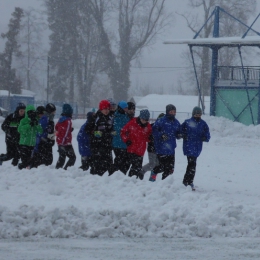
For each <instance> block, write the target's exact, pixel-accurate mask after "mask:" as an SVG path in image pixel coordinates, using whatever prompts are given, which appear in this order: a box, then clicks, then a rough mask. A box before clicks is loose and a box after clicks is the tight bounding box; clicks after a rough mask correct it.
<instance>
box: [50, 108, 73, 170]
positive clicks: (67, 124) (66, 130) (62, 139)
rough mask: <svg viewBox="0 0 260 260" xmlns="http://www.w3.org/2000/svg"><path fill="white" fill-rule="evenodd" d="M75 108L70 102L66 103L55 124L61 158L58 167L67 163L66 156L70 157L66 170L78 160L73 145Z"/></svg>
mask: <svg viewBox="0 0 260 260" xmlns="http://www.w3.org/2000/svg"><path fill="white" fill-rule="evenodd" d="M72 114H73V108H72V107H71V106H70V105H69V104H64V105H63V107H62V114H61V117H60V119H59V121H58V123H57V124H56V126H55V130H56V142H57V145H58V152H59V159H58V162H57V164H56V169H59V168H62V167H63V165H64V164H65V160H66V157H68V158H69V160H68V162H67V163H66V165H65V167H64V170H67V168H68V167H69V166H73V165H74V164H75V161H76V155H75V152H74V149H73V146H72V142H71V141H72V134H71V132H72V131H73V127H72V122H71V118H72Z"/></svg>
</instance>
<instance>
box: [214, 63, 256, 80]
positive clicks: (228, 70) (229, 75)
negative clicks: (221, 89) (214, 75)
mask: <svg viewBox="0 0 260 260" xmlns="http://www.w3.org/2000/svg"><path fill="white" fill-rule="evenodd" d="M244 70H245V75H246V78H247V80H260V67H258V66H247V67H244ZM218 80H229V81H231V80H241V81H244V80H245V79H244V73H243V69H242V67H239V66H219V67H218Z"/></svg>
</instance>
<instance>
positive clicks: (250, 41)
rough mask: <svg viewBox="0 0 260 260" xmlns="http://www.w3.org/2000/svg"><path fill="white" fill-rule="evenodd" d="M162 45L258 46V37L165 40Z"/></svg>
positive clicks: (259, 41)
mask: <svg viewBox="0 0 260 260" xmlns="http://www.w3.org/2000/svg"><path fill="white" fill-rule="evenodd" d="M164 44H190V45H228V46H231V45H238V44H240V45H260V36H247V37H245V38H241V37H218V38H196V39H178V40H166V41H164Z"/></svg>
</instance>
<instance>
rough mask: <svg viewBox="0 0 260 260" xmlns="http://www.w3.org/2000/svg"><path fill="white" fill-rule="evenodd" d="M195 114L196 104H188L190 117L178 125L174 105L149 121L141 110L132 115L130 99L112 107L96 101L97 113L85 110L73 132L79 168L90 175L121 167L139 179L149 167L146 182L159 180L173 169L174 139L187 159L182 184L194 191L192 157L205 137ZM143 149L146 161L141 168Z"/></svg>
mask: <svg viewBox="0 0 260 260" xmlns="http://www.w3.org/2000/svg"><path fill="white" fill-rule="evenodd" d="M201 115H202V110H201V108H200V107H194V109H193V111H192V117H191V118H190V119H187V120H185V121H184V123H183V124H182V125H181V124H180V123H179V121H178V120H177V119H176V117H175V116H176V107H175V106H174V105H172V104H169V105H167V106H166V111H165V113H162V114H160V115H159V116H158V118H157V119H156V120H155V122H154V123H152V124H150V123H149V121H150V112H149V111H148V110H147V109H143V110H141V111H140V114H139V115H138V116H137V117H135V105H134V104H133V103H131V102H128V103H127V102H126V101H120V102H119V103H118V104H117V106H115V104H111V102H109V101H108V100H102V101H101V102H100V103H99V110H98V111H97V113H93V112H89V113H88V114H87V121H86V123H85V124H84V125H83V126H82V127H81V129H80V131H79V133H78V136H77V140H78V143H79V152H80V154H81V156H82V157H81V158H82V166H81V167H82V169H83V170H88V169H89V168H90V173H91V174H97V175H100V176H102V175H103V174H104V173H105V172H108V175H109V176H111V175H112V174H114V172H116V171H121V172H122V173H124V174H125V175H126V174H127V173H128V176H129V177H132V176H136V177H137V178H139V179H141V180H143V178H144V174H145V173H146V172H147V171H149V170H151V175H150V178H149V180H150V181H152V182H154V181H156V177H157V175H158V174H159V173H162V179H165V178H167V177H168V176H169V175H171V174H172V173H173V171H174V164H175V148H176V139H180V138H183V152H184V155H185V156H187V159H188V165H187V169H186V173H185V175H184V179H183V184H184V185H185V186H188V185H190V186H191V188H192V190H195V187H194V184H193V180H194V177H195V171H196V161H197V158H198V156H199V155H200V153H201V151H202V144H203V142H208V141H209V140H210V132H209V127H208V125H207V123H206V122H205V121H204V120H203V119H201ZM147 143H148V145H147ZM146 149H147V151H148V159H149V163H148V164H146V165H144V166H142V164H143V157H144V154H145V151H146ZM112 151H113V153H114V158H113V156H112Z"/></svg>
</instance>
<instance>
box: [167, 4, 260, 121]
mask: <svg viewBox="0 0 260 260" xmlns="http://www.w3.org/2000/svg"><path fill="white" fill-rule="evenodd" d="M220 12H223V13H225V14H226V15H228V16H230V17H231V18H232V19H235V20H236V21H237V22H239V23H241V24H242V25H244V26H245V28H246V31H245V33H244V35H242V37H219V20H220ZM259 16H260V14H259V15H258V16H257V17H256V18H255V20H254V21H253V23H252V24H251V25H250V26H248V25H246V24H245V23H243V22H242V21H240V20H239V19H238V18H236V17H234V16H233V15H231V14H229V13H228V12H226V11H225V10H224V9H222V8H221V7H219V6H216V7H215V9H214V11H213V12H212V13H211V15H210V16H209V18H208V19H207V21H206V22H205V24H204V25H203V26H202V27H201V29H200V30H199V31H198V32H197V33H196V35H195V36H194V38H193V39H188V40H169V41H165V42H164V44H188V46H189V49H190V53H191V57H192V62H193V67H194V73H195V78H196V83H197V87H198V93H199V100H200V104H201V107H202V110H203V113H204V104H203V100H202V97H201V87H200V83H199V80H198V74H197V70H196V65H195V60H194V54H193V47H195V46H197V47H208V48H210V49H211V50H212V65H211V91H210V115H212V116H223V117H225V118H228V119H230V120H233V121H236V122H241V123H243V124H245V125H251V124H253V125H256V124H260V66H244V63H243V58H242V47H249V46H251V47H258V48H260V33H259V32H257V31H255V30H254V29H252V27H253V25H254V24H255V22H256V21H257V19H258V18H259ZM212 17H214V28H213V37H212V38H197V37H198V35H199V34H200V32H201V31H202V29H203V28H204V26H205V25H206V24H207V23H208V22H209V20H210V19H211V18H212ZM249 31H252V32H254V33H255V34H256V36H248V35H247V34H248V32H249ZM222 47H229V48H237V50H238V55H239V59H240V63H241V65H240V66H218V56H219V50H220V49H221V48H222Z"/></svg>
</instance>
